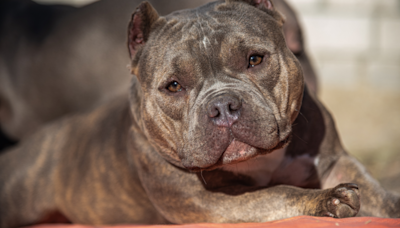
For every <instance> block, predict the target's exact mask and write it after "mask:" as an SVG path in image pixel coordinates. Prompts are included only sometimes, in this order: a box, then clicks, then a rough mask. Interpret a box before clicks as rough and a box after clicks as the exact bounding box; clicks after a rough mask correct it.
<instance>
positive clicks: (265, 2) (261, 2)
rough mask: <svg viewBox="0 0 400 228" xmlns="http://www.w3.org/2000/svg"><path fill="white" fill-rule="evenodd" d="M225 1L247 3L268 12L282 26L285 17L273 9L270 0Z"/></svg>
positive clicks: (227, 0)
mask: <svg viewBox="0 0 400 228" xmlns="http://www.w3.org/2000/svg"><path fill="white" fill-rule="evenodd" d="M225 2H227V3H230V2H244V3H247V4H249V5H252V6H254V7H256V8H257V9H260V10H262V11H265V12H267V13H268V14H270V15H271V16H272V17H273V18H274V19H275V20H276V21H277V22H278V24H279V26H283V24H284V23H285V17H284V16H283V15H282V14H281V13H280V12H278V11H277V10H276V9H275V7H274V4H273V3H272V0H225Z"/></svg>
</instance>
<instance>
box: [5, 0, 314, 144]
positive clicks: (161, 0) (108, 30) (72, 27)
mask: <svg viewBox="0 0 400 228" xmlns="http://www.w3.org/2000/svg"><path fill="white" fill-rule="evenodd" d="M140 1H141V0H102V1H99V2H96V3H93V4H90V5H87V6H85V7H82V8H73V7H66V6H60V5H40V4H37V3H34V2H32V1H28V0H12V1H10V0H9V1H7V0H3V1H0V34H2V35H1V37H0V126H1V128H2V129H3V130H4V132H5V133H6V135H7V136H8V137H11V138H12V139H15V140H21V139H24V138H26V137H27V136H29V135H31V134H32V133H33V132H35V130H37V129H38V128H40V127H41V126H43V125H44V124H46V123H48V122H50V121H53V120H55V119H57V118H60V117H61V116H63V115H65V114H68V113H77V112H82V111H84V110H86V109H88V108H90V107H92V106H94V105H96V104H98V103H101V102H102V100H104V99H108V97H110V96H111V97H112V96H113V95H114V94H118V93H121V91H122V92H127V91H128V88H129V82H130V75H129V72H128V70H127V68H126V65H127V64H128V63H129V56H128V55H127V53H126V47H125V45H124V43H125V40H126V34H125V33H126V31H125V30H126V28H125V27H124V24H125V23H126V22H127V21H128V20H129V17H130V15H131V13H132V10H133V9H134V8H135V7H136V6H137V5H138V4H139V3H140ZM150 2H151V3H152V4H153V6H154V7H155V8H156V9H157V10H158V11H159V12H160V13H161V14H162V15H165V14H168V13H170V12H172V11H175V10H178V9H183V8H193V7H197V6H199V5H201V4H204V3H208V2H210V0H168V1H166V0H150ZM276 3H277V4H276V5H277V8H278V9H279V10H281V11H282V12H283V13H284V14H285V17H286V23H285V25H284V34H285V35H286V36H287V39H286V40H287V45H288V46H289V49H291V50H292V51H293V53H295V55H296V57H297V58H298V59H299V61H300V63H301V64H302V67H303V69H304V76H305V79H306V83H307V84H308V85H309V88H311V90H312V91H314V90H316V77H315V74H314V71H313V69H312V67H311V65H310V62H309V60H308V58H307V55H306V53H305V51H304V48H303V39H302V34H301V29H300V26H299V23H298V21H297V18H296V15H295V13H294V11H293V10H292V9H291V8H290V7H289V6H288V5H287V4H286V3H285V2H284V1H283V0H279V1H277V2H276ZM72 31H73V32H72ZM1 139H3V137H2V135H1V134H0V150H1V147H2V146H1V145H4V143H6V142H4V143H2V142H1Z"/></svg>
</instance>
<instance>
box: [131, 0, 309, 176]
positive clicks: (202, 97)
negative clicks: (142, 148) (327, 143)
mask: <svg viewBox="0 0 400 228" xmlns="http://www.w3.org/2000/svg"><path fill="white" fill-rule="evenodd" d="M282 25H283V19H282V17H281V15H280V13H279V12H277V11H276V10H275V9H274V6H273V4H272V2H271V1H270V0H226V2H224V1H218V2H214V3H210V4H207V5H205V6H202V7H199V8H197V9H193V10H184V11H178V12H175V13H173V14H170V15H168V16H166V17H159V16H158V14H157V12H156V11H155V10H154V8H153V7H152V6H151V5H150V4H149V3H147V2H144V3H142V4H141V5H140V6H139V7H138V8H137V10H136V12H135V13H134V14H133V16H132V20H131V22H130V25H129V29H128V30H129V31H128V47H129V52H130V55H131V59H132V64H131V70H132V73H133V74H135V75H136V78H135V79H134V83H133V87H132V91H131V109H132V113H133V116H134V119H135V120H136V121H137V122H138V124H139V125H140V128H141V130H142V131H143V132H144V134H145V135H146V137H147V138H148V139H149V141H150V142H151V144H152V145H153V146H154V147H155V148H156V149H157V151H158V152H159V153H160V154H161V155H162V156H163V157H164V158H165V159H167V160H168V161H169V162H171V163H173V164H175V165H177V166H180V167H184V168H187V169H190V170H207V169H213V168H216V167H219V166H221V165H225V164H232V163H236V162H240V161H244V160H247V159H250V158H252V157H255V156H257V155H259V154H265V153H269V152H271V151H273V150H275V149H278V148H281V147H283V146H284V145H285V144H286V143H287V142H288V137H289V136H290V133H291V124H292V123H293V121H294V120H295V119H296V117H297V115H298V113H299V110H300V106H301V100H302V94H303V75H302V71H301V67H300V64H299V63H298V61H297V60H296V58H295V56H294V55H293V54H292V53H291V52H290V50H289V49H288V48H287V47H286V44H285V40H284V37H283V34H282Z"/></svg>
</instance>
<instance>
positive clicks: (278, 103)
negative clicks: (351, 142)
mask: <svg viewBox="0 0 400 228" xmlns="http://www.w3.org/2000/svg"><path fill="white" fill-rule="evenodd" d="M283 23H284V19H283V17H282V16H281V14H280V13H279V12H277V11H276V10H275V9H274V6H273V4H272V2H271V1H270V0H247V1H244V0H242V1H240V0H226V1H218V2H214V3H210V4H207V5H205V6H202V7H200V8H197V9H192V10H184V11H179V12H175V13H172V14H170V15H168V16H166V17H160V16H159V15H158V14H157V12H156V11H155V10H154V9H153V7H152V6H151V5H150V4H149V3H146V2H145V3H142V4H141V5H140V6H139V7H138V8H137V9H136V11H135V12H134V14H133V15H132V20H131V22H130V24H129V27H128V50H129V54H130V56H131V59H132V63H131V71H132V73H133V74H134V75H135V76H134V77H133V82H132V86H131V93H130V97H129V100H128V98H127V97H118V98H115V100H112V101H110V102H109V103H108V104H106V105H103V106H100V107H99V108H97V109H95V110H93V111H92V112H89V113H87V114H86V115H77V116H74V117H70V118H67V119H64V120H62V121H59V122H56V123H54V124H52V125H49V126H47V127H46V128H44V129H42V130H41V131H39V132H38V133H37V134H35V135H33V136H32V137H31V138H30V139H28V140H26V141H25V142H23V143H22V144H21V145H20V146H19V147H18V148H16V149H14V150H10V151H8V152H5V153H4V154H3V155H1V157H0V183H1V185H0V224H1V227H2V228H9V227H18V226H24V225H30V224H35V223H39V222H43V221H46V222H47V221H52V219H53V218H52V216H51V215H57V216H60V215H62V216H63V217H65V218H66V219H68V220H69V221H71V222H73V223H82V224H94V225H102V224H129V223H140V224H143V223H146V224H160V223H198V222H263V221H270V220H275V219H282V218H287V217H292V216H298V215H313V216H330V217H336V218H343V217H350V216H355V215H357V213H358V214H359V215H369V216H382V217H399V216H400V200H399V198H398V197H396V196H394V195H391V194H390V193H388V192H386V191H385V190H383V189H382V188H381V187H380V186H379V184H378V183H377V182H376V181H375V180H373V179H372V178H371V177H370V176H369V174H368V173H367V172H366V171H365V170H364V168H363V167H362V165H360V164H359V163H358V162H357V161H356V160H355V159H353V158H352V157H350V156H349V155H348V154H347V153H346V152H345V151H344V150H343V148H342V146H341V144H340V140H339V138H338V135H337V133H336V130H335V126H334V123H333V120H332V118H331V116H330V115H329V113H328V112H327V111H326V110H325V109H324V108H323V106H321V104H320V103H319V102H318V101H317V100H316V99H315V98H314V96H313V95H312V94H310V93H308V92H307V89H306V88H304V83H303V75H302V70H301V67H300V64H299V63H298V61H297V59H296V58H295V56H294V55H293V54H292V53H291V52H290V50H289V49H288V48H287V46H286V44H285V40H284V38H283V33H282V25H283ZM360 194H361V195H362V196H361V197H360ZM360 199H361V200H360ZM360 205H361V206H360Z"/></svg>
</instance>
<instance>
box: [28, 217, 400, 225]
mask: <svg viewBox="0 0 400 228" xmlns="http://www.w3.org/2000/svg"><path fill="white" fill-rule="evenodd" d="M151 227H153V228H205V227H210V228H264V227H265V228H284V227H287V228H297V227H298V228H325V227H338V228H340V227H341V228H343V227H374V228H375V227H376V228H379V227H400V219H383V218H371V217H361V218H347V219H333V218H327V217H310V216H299V217H294V218H289V219H284V220H278V221H273V222H267V223H241V224H190V225H159V226H142V225H119V226H109V227H106V226H96V228H151ZM30 228H94V226H83V225H63V224H56V225H39V226H35V227H30Z"/></svg>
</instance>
